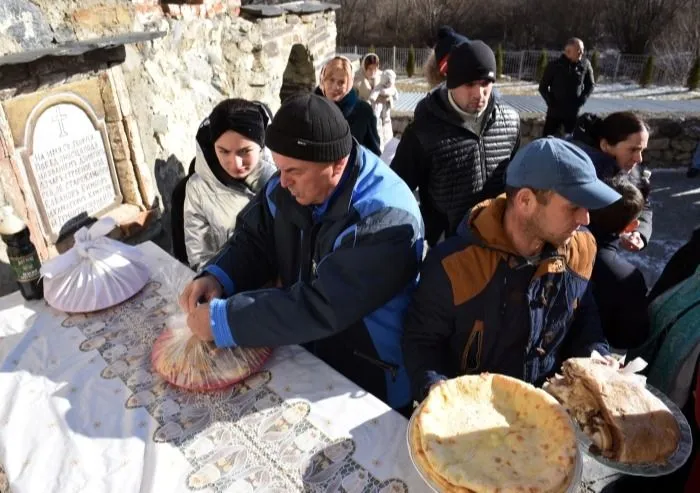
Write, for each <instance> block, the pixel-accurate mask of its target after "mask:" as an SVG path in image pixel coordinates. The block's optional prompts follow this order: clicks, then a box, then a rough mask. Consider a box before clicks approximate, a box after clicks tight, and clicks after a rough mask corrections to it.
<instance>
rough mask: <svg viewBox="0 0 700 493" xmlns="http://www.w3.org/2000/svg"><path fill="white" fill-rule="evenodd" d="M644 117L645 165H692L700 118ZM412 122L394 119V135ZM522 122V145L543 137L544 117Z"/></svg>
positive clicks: (525, 116) (407, 116) (531, 116)
mask: <svg viewBox="0 0 700 493" xmlns="http://www.w3.org/2000/svg"><path fill="white" fill-rule="evenodd" d="M641 116H642V118H644V119H645V121H646V122H647V123H648V124H649V126H650V127H651V135H650V138H649V147H648V149H647V151H646V152H645V153H644V162H645V163H646V164H647V165H649V166H650V167H654V168H677V167H684V166H688V164H689V163H690V162H691V159H692V156H693V151H694V150H695V148H696V146H697V145H698V143H700V115H697V114H686V115H678V114H665V113H651V114H646V115H641ZM411 120H413V115H412V114H406V113H401V114H397V115H394V116H392V123H393V127H394V133H396V134H401V133H402V132H403V131H404V129H405V128H406V126H407V125H408V124H409V123H410V122H411ZM520 121H521V125H522V126H521V142H522V145H524V144H527V143H528V142H530V141H532V140H534V139H536V138H538V137H541V136H542V127H543V126H544V115H538V114H523V115H521V116H520Z"/></svg>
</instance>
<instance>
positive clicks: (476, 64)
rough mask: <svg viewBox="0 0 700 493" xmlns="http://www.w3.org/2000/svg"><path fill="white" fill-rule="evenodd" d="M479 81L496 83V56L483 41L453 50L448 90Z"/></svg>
mask: <svg viewBox="0 0 700 493" xmlns="http://www.w3.org/2000/svg"><path fill="white" fill-rule="evenodd" d="M478 80H489V81H491V82H496V56H495V55H494V54H493V50H492V49H491V48H489V46H488V45H487V44H486V43H484V42H483V41H479V40H472V41H467V42H466V43H462V44H461V45H459V46H457V47H456V48H455V49H453V50H452V52H451V53H450V58H449V59H448V60H447V88H448V89H454V88H455V87H459V86H461V85H462V84H469V83H471V82H476V81H478Z"/></svg>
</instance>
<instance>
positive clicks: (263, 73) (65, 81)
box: [0, 0, 337, 294]
mask: <svg viewBox="0 0 700 493" xmlns="http://www.w3.org/2000/svg"><path fill="white" fill-rule="evenodd" d="M336 8H337V6H336V5H332V4H325V3H319V2H292V3H289V4H281V5H274V6H273V5H263V6H244V7H241V2H240V0H169V1H161V0H82V1H76V0H2V1H0V19H2V21H0V23H1V24H2V26H3V27H2V32H0V108H2V106H3V105H6V104H7V103H11V102H12V101H14V100H18V99H22V98H27V97H29V96H32V97H33V95H35V94H44V93H51V92H52V91H54V92H55V91H59V90H61V89H62V88H65V89H66V90H67V91H70V87H73V85H74V84H76V83H82V81H91V80H92V81H97V82H98V83H99V86H100V88H101V94H100V99H101V101H102V104H104V108H105V111H104V113H105V116H106V119H105V121H106V124H107V127H108V134H109V144H110V147H111V151H112V154H113V155H114V159H115V162H118V164H119V163H121V164H120V166H119V167H118V171H119V169H123V170H127V171H128V170H134V172H135V175H134V174H132V175H133V176H131V175H129V176H127V175H128V173H127V175H124V173H120V181H123V182H124V183H126V184H127V185H129V186H131V187H132V188H131V189H126V190H123V192H125V193H124V195H125V196H127V195H133V196H134V197H133V198H134V200H133V201H132V202H134V203H136V204H137V205H138V206H139V207H141V208H143V209H145V210H162V211H163V216H162V218H161V221H160V223H161V224H162V225H163V226H164V229H165V231H166V239H165V241H164V242H163V243H162V244H163V245H164V246H166V247H167V246H168V245H169V241H168V238H167V236H169V235H167V233H169V229H170V224H169V223H170V217H169V212H170V196H171V194H172V190H173V188H174V187H175V185H176V183H177V182H178V181H179V180H180V179H181V178H182V177H183V176H184V174H185V171H186V169H187V167H188V165H189V163H190V161H191V160H192V158H193V157H194V148H195V145H194V135H195V133H196V130H197V128H198V126H199V124H200V123H201V121H202V120H203V119H204V118H205V117H206V116H207V115H208V114H209V112H210V111H211V109H212V108H213V107H214V106H215V105H216V104H217V103H218V102H220V101H221V100H222V99H225V98H227V97H241V98H246V99H256V100H260V101H263V102H265V103H267V104H268V105H269V106H270V107H271V108H272V110H273V111H274V110H276V109H277V108H278V107H279V105H280V95H281V94H283V95H288V94H291V93H292V92H294V91H297V90H310V89H312V88H313V87H314V86H315V85H316V82H317V78H318V74H319V72H320V68H321V66H322V64H323V63H324V61H325V60H327V59H328V58H330V57H331V56H333V55H334V54H335V41H336V27H335V9H336ZM3 136H4V138H3ZM8 136H9V137H8ZM10 137H11V135H10V132H9V125H8V124H7V120H6V119H5V118H4V116H3V112H2V110H0V203H7V202H9V203H11V204H12V205H13V206H15V208H16V210H18V212H19V213H20V214H21V215H22V216H24V218H25V220H27V221H28V222H29V223H32V220H31V218H30V217H29V216H30V215H31V214H30V212H29V210H28V206H27V202H26V200H24V199H23V196H25V195H26V190H23V187H22V185H21V183H20V182H21V180H19V179H18V173H17V169H18V162H17V159H16V156H15V157H13V155H14V154H15V152H14V149H13V147H12V143H11V142H10V140H11V139H10ZM122 175H123V176H122ZM124 180H126V181H124ZM149 184H150V185H149ZM122 188H123V189H124V185H123V184H122ZM132 191H133V192H134V193H132ZM137 192H138V193H137ZM35 231H37V229H36V228H33V229H32V234H33V235H35ZM52 254H55V250H54V251H53V253H52V250H50V249H49V250H46V249H42V258H46V257H47V256H51V255H52ZM2 260H3V245H2V243H1V242H0V270H1V268H2V267H3V265H2V263H3V262H2ZM5 261H6V259H5ZM5 279H6V276H5V275H4V274H3V272H0V280H2V281H3V282H2V283H1V284H2V286H0V294H2V293H3V292H6V291H4V289H5V288H6V287H7V286H5V282H4V280H5Z"/></svg>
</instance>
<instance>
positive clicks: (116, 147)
mask: <svg viewBox="0 0 700 493" xmlns="http://www.w3.org/2000/svg"><path fill="white" fill-rule="evenodd" d="M107 135H108V136H109V144H110V147H111V148H112V157H113V158H114V162H115V163H116V162H117V161H123V160H125V159H127V158H128V157H129V144H128V141H127V138H126V132H125V131H124V125H122V122H121V121H119V122H114V123H109V122H108V123H107Z"/></svg>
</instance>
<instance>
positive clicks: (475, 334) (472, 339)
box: [462, 320, 484, 372]
mask: <svg viewBox="0 0 700 493" xmlns="http://www.w3.org/2000/svg"><path fill="white" fill-rule="evenodd" d="M474 344H476V346H474ZM483 344H484V323H483V322H482V321H481V320H477V321H476V322H474V327H473V328H472V330H471V332H470V333H469V337H468V338H467V343H466V344H465V346H464V351H463V352H462V372H467V371H477V370H478V369H479V367H480V366H481V350H482V348H483ZM473 347H475V350H476V352H475V354H474V358H473V359H474V364H473V365H469V355H470V353H471V352H472V348H473Z"/></svg>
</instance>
